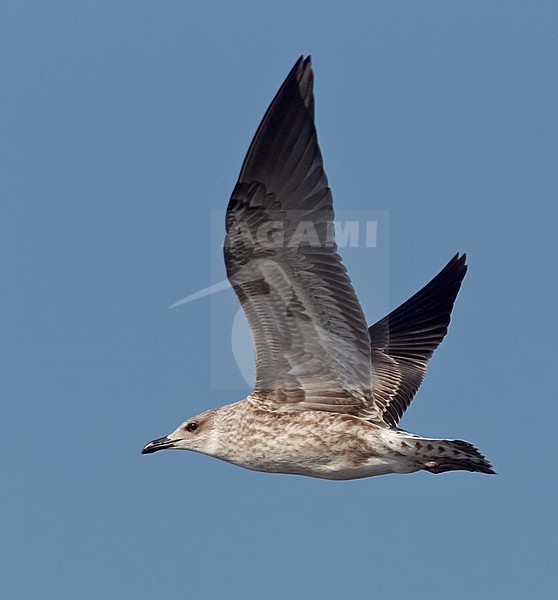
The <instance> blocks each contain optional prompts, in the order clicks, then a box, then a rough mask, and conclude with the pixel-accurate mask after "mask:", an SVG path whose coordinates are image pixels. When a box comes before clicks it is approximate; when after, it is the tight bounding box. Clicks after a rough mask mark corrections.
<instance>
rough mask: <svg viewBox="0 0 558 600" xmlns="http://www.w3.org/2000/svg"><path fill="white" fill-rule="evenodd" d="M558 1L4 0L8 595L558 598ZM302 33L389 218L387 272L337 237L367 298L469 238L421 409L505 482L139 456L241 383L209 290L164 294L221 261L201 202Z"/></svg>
mask: <svg viewBox="0 0 558 600" xmlns="http://www.w3.org/2000/svg"><path fill="white" fill-rule="evenodd" d="M557 21H558V7H557V5H556V4H555V3H552V2H543V1H539V2H514V1H508V2H491V1H488V2H476V1H471V2H455V1H440V2H430V1H423V2H414V1H412V2H411V1H409V2H348V3H345V4H341V3H327V4H326V3H322V2H296V3H295V2H286V3H279V2H266V3H264V2H242V1H239V2H235V3H232V2H231V3H225V2H219V3H217V2H213V3H211V2H177V1H174V2H173V1H164V2H158V3H156V2H141V1H134V2H131V1H130V2H123V1H117V2H102V1H99V2H69V1H68V2H59V1H54V2H49V3H39V2H4V3H2V5H1V6H0V50H1V51H0V56H1V57H2V58H1V59H0V60H1V61H2V64H1V73H2V86H1V90H0V114H1V115H2V119H1V127H2V133H1V136H0V140H1V141H0V149H1V153H2V156H1V164H2V177H1V178H0V194H1V198H2V202H1V207H0V211H1V219H0V228H1V231H0V244H1V245H2V251H1V253H0V260H1V264H2V280H3V286H2V290H3V293H2V303H1V305H2V308H1V328H2V335H1V339H2V343H1V346H0V348H1V361H2V363H1V364H2V377H1V382H0V385H1V395H2V404H1V409H0V410H1V412H2V415H1V422H2V442H3V443H2V448H3V449H2V452H1V462H2V479H3V482H2V483H3V493H2V501H3V510H2V512H1V514H0V526H1V530H0V536H1V539H2V541H3V543H2V545H1V549H0V553H1V556H0V571H3V573H2V574H1V577H0V591H1V592H2V593H1V595H2V597H3V598H10V599H12V598H13V599H16V600H27V599H31V598H42V599H43V600H50V599H54V598H56V599H57V600H58V599H61V598H80V599H83V600H89V599H91V600H93V599H95V600H98V599H105V598H106V599H111V600H112V599H128V598H134V599H135V600H141V599H144V598H145V599H148V598H149V599H152V598H166V597H173V598H176V597H181V598H194V597H196V598H208V599H211V600H214V599H216V600H220V599H230V598H241V599H243V600H247V599H261V598H266V599H284V598H289V599H299V598H304V599H308V598H320V599H334V598H335V599H336V598H340V597H348V598H376V597H380V596H381V597H386V598H399V597H401V598H413V599H415V600H421V599H423V598H428V599H437V598H448V597H450V598H453V599H454V600H465V599H470V598H491V599H492V600H500V599H506V600H507V599H509V598H527V597H528V598H532V599H546V598H552V597H554V594H555V593H556V566H555V556H556V525H557V523H556V497H557V492H558V487H557V482H556V475H555V471H556V469H555V465H554V461H553V457H554V456H555V454H556V449H555V445H556V444H555V441H554V437H555V436H554V428H555V422H556V417H557V408H556V406H557V404H556V391H555V383H554V370H555V366H554V354H555V340H556V333H557V332H556V319H555V307H556V292H557V285H558V284H557V280H556V264H555V256H556V223H557V209H556V189H557V185H556V184H557V178H558V176H557V173H558V171H557V169H556V160H557V148H556V140H557V128H556V125H557V113H556V105H557V95H558V94H557V92H558V81H557V75H556V64H557V59H558V56H557V55H558V38H557V36H556V30H557V25H558V22H557ZM303 53H304V54H308V53H310V54H312V56H313V64H314V69H315V74H316V85H315V92H316V121H317V127H318V135H319V140H320V144H321V148H322V152H323V155H324V160H325V164H326V169H327V172H328V176H329V180H330V184H331V186H332V189H333V194H334V199H335V205H336V208H337V210H338V211H383V213H384V214H386V215H387V216H388V223H389V246H388V249H389V251H388V252H387V262H386V263H385V265H386V269H387V271H386V272H387V274H388V275H389V277H388V278H387V279H389V283H388V282H387V281H385V280H382V281H380V282H378V278H377V277H373V276H371V274H373V273H375V272H376V271H374V270H373V269H371V267H370V264H371V262H370V257H369V255H368V254H367V253H366V252H359V251H358V248H357V249H348V250H347V252H343V255H344V258H345V262H346V264H347V266H348V268H349V272H350V274H351V275H352V278H353V282H354V285H355V288H356V290H357V292H358V294H359V297H360V299H361V302H362V304H363V307H364V309H365V312H366V313H367V315H368V317H369V320H370V321H371V322H372V321H373V320H375V319H377V318H379V317H381V316H383V315H382V314H380V313H379V312H378V306H379V304H378V303H379V302H380V301H379V300H378V298H382V299H387V300H386V302H387V303H388V304H389V306H390V307H392V308H393V307H395V306H397V305H398V304H400V303H401V302H402V301H404V300H405V299H407V297H409V296H410V295H411V294H412V293H414V292H415V291H416V290H417V289H418V288H419V287H421V286H422V285H423V284H424V283H426V282H427V281H428V280H429V279H430V278H431V277H432V276H433V275H435V273H437V271H438V270H439V269H440V268H441V267H442V266H443V265H444V264H445V263H446V261H447V260H449V258H450V257H451V256H452V255H453V254H454V253H455V252H457V251H466V252H467V253H468V255H469V264H470V269H469V273H468V274H467V277H466V279H465V282H464V286H463V288H462V291H461V293H460V296H459V298H458V301H457V304H456V307H455V310H454V318H453V321H452V324H451V327H450V332H449V335H448V337H447V339H446V341H445V342H444V343H443V345H442V346H441V347H440V349H439V350H438V351H437V353H436V355H435V357H434V359H433V360H432V362H431V366H430V369H429V373H428V376H427V379H426V381H425V383H424V384H423V386H422V388H421V390H420V392H419V394H418V396H417V398H416V399H415V401H414V402H413V404H412V406H411V408H410V410H409V411H408V413H407V415H406V416H405V418H404V420H403V421H402V426H403V427H404V428H405V429H408V430H410V431H414V432H416V433H419V434H422V435H431V436H441V437H453V438H463V439H467V440H469V441H471V442H473V443H474V444H476V445H478V447H479V448H481V449H482V451H483V452H484V453H486V455H487V456H488V457H489V458H490V459H491V460H492V461H493V463H494V466H495V468H496V470H497V471H498V473H499V475H498V476H497V477H488V476H483V475H479V474H470V473H449V474H445V475H439V476H434V475H431V474H428V473H418V474H413V475H406V476H385V477H378V478H373V479H367V480H361V481H354V482H328V481H319V480H312V479H304V478H297V477H294V476H279V475H268V474H260V473H252V472H248V471H243V470H241V469H239V468H237V467H234V466H232V465H228V464H225V463H221V462H219V461H216V460H213V459H210V458H207V457H205V456H201V455H195V454H192V453H185V452H161V453H158V454H156V455H154V456H142V455H141V454H140V450H141V448H142V446H143V445H144V444H145V443H146V442H147V441H149V440H150V439H153V438H154V437H159V436H160V435H164V434H166V433H168V432H169V431H170V430H171V429H173V428H174V427H175V426H176V425H177V424H178V423H179V422H181V421H182V420H184V419H185V418H187V417H188V416H191V415H192V414H196V413H198V412H201V411H202V410H205V409H207V408H209V407H212V406H216V405H221V404H225V403H228V402H232V401H235V400H238V399H240V398H242V397H243V396H244V395H245V394H246V393H247V392H248V388H247V386H246V387H245V388H244V389H241V388H242V386H240V389H239V386H238V385H237V384H235V385H231V386H230V389H216V387H215V385H214V383H215V382H214V378H213V375H214V372H212V371H214V369H215V368H216V367H215V347H216V343H217V342H216V341H215V340H216V336H215V331H214V329H215V310H214V307H213V308H212V300H211V299H205V300H203V299H202V300H198V301H196V302H193V303H190V304H187V305H184V306H181V307H177V308H174V309H172V310H170V309H169V308H168V307H169V306H170V305H171V304H172V303H174V302H176V301H177V300H179V299H180V298H182V297H184V296H186V295H188V294H190V293H193V292H195V291H197V290H199V289H201V288H203V287H206V286H208V285H211V284H212V283H215V282H216V281H218V280H220V279H222V278H223V276H224V270H223V269H222V267H221V269H222V270H221V272H219V267H215V268H214V265H215V257H216V256H218V253H219V248H218V242H217V241H216V240H215V239H214V236H212V230H213V225H212V218H211V216H212V211H221V210H224V208H225V206H226V203H227V201H228V197H229V194H230V192H231V190H232V187H233V185H234V183H235V181H236V177H237V175H238V171H239V168H240V166H241V163H242V160H243V158H244V153H245V151H246V149H247V147H248V144H249V142H250V139H251V137H252V135H253V133H254V131H255V128H256V126H257V124H258V122H259V120H260V118H261V116H262V115H263V113H264V111H265V109H266V107H267V105H268V103H269V101H270V100H271V98H272V97H273V95H274V93H275V92H276V90H277V88H278V86H279V85H280V83H281V82H282V80H283V78H284V77H285V76H286V74H287V73H288V71H289V69H290V68H291V66H292V64H293V62H294V61H295V59H296V58H297V57H298V56H299V55H300V54H303ZM219 298H220V299H219V302H222V303H223V305H224V306H227V307H228V308H227V310H228V311H229V313H230V314H232V315H234V312H235V311H236V309H237V304H236V299H235V297H234V295H233V293H232V292H231V291H230V290H229V291H224V292H221V295H220V296H219ZM380 304H381V302H380ZM224 314H225V313H224ZM219 327H224V328H225V329H224V331H223V336H222V341H221V344H222V348H221V349H220V350H219V352H220V353H221V354H219V356H220V357H222V359H223V361H230V362H227V366H226V369H231V368H234V358H233V356H232V352H231V351H230V347H229V346H230V330H228V329H226V327H227V324H226V323H225V325H221V324H220V325H219ZM230 327H232V323H231V324H230ZM227 354H228V358H227ZM223 368H225V367H224V366H223ZM221 387H225V388H226V386H221Z"/></svg>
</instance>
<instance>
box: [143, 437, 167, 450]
mask: <svg viewBox="0 0 558 600" xmlns="http://www.w3.org/2000/svg"><path fill="white" fill-rule="evenodd" d="M173 446H174V442H173V441H172V440H171V439H170V438H168V437H162V438H159V439H158V440H153V441H152V442H149V444H147V445H146V446H145V447H144V448H143V450H142V451H141V453H142V454H153V452H157V450H165V449H167V448H172V447H173Z"/></svg>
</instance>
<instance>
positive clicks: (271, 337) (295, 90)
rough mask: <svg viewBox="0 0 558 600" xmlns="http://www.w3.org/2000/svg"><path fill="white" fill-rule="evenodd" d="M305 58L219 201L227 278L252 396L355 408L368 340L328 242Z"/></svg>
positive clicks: (363, 390)
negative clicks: (251, 352)
mask: <svg viewBox="0 0 558 600" xmlns="http://www.w3.org/2000/svg"><path fill="white" fill-rule="evenodd" d="M312 81H313V74H312V69H311V66H310V58H306V59H303V58H302V57H301V58H300V59H299V60H298V61H297V63H296V64H295V66H294V67H293V69H292V71H291V72H290V74H289V75H288V77H287V78H286V80H285V82H284V83H283V85H282V86H281V88H280V90H279V92H278V93H277V95H276V96H275V98H274V100H273V102H272V103H271V105H270V107H269V108H268V110H267V112H266V114H265V116H264V118H263V120H262V122H261V123H260V126H259V127H258V130H257V131H256V135H255V136H254V139H253V140H252V143H251V145H250V148H249V150H248V154H247V155H246V158H245V160H244V164H243V166H242V169H241V171H240V176H239V178H238V182H237V184H236V186H235V189H234V191H233V193H232V197H231V200H230V202H229V205H228V208H227V215H226V228H227V236H226V238H225V244H224V255H225V265H226V268H227V276H228V278H229V281H230V282H231V285H232V287H233V288H234V290H235V292H236V294H237V296H238V298H239V300H240V303H241V304H242V308H243V309H244V312H245V313H246V316H247V318H248V322H249V324H250V329H251V332H252V338H253V341H254V346H255V354H256V385H255V389H254V392H255V393H254V394H253V396H254V397H256V398H257V397H260V398H273V400H274V401H275V402H276V403H278V406H279V407H280V408H282V409H283V408H284V409H288V410H308V409H316V410H327V411H336V412H345V413H353V414H354V413H356V412H358V411H359V410H361V409H362V408H363V407H365V406H366V405H367V403H368V402H369V399H370V387H371V384H370V376H371V375H370V372H371V371H370V369H371V367H370V364H371V363H370V338H369V335H368V329H367V326H366V321H365V319H364V315H363V313H362V309H361V307H360V304H359V302H358V299H357V297H356V294H355V292H354V290H353V287H352V285H351V282H350V279H349V277H348V276H347V273H346V270H345V267H344V266H343V264H342V263H341V258H340V257H339V255H338V254H337V246H336V244H335V242H334V239H333V208H332V197H331V191H330V189H329V187H328V183H327V178H326V175H325V173H324V169H323V163H322V156H321V153H320V150H319V148H318V143H317V137H316V129H315V126H314V98H313V94H312Z"/></svg>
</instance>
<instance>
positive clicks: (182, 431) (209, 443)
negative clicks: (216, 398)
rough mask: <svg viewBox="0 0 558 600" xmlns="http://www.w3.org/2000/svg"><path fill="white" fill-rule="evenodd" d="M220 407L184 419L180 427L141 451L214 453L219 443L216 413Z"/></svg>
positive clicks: (147, 452)
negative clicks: (173, 450)
mask: <svg viewBox="0 0 558 600" xmlns="http://www.w3.org/2000/svg"><path fill="white" fill-rule="evenodd" d="M217 411H218V409H212V410H208V411H206V412H204V413H202V414H201V415H197V416H196V417H192V418H191V419H188V420H187V421H184V423H182V425H180V427H178V428H177V429H175V430H174V431H173V432H172V433H169V435H167V436H165V437H162V438H158V439H156V440H153V441H151V442H149V444H146V446H144V448H143V450H142V451H141V453H142V454H152V453H153V452H157V451H158V450H170V449H176V450H194V451H195V452H202V453H203V454H209V455H211V456H213V455H214V452H215V448H216V444H217V432H216V430H215V416H216V415H215V413H216V412H217Z"/></svg>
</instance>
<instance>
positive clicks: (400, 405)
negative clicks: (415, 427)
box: [361, 254, 467, 427]
mask: <svg viewBox="0 0 558 600" xmlns="http://www.w3.org/2000/svg"><path fill="white" fill-rule="evenodd" d="M465 259H466V255H465V254H463V255H462V256H459V254H456V255H455V256H454V257H453V258H452V259H451V260H450V261H449V263H448V264H447V265H446V266H445V267H444V268H443V269H442V271H440V273H438V275H436V277H434V279H432V281H430V283H428V284H426V285H425V286H424V287H423V288H422V289H421V290H420V291H419V292H417V293H416V294H415V295H414V296H413V297H412V298H410V299H409V300H407V302H405V303H404V304H402V305H401V306H400V307H399V308H397V309H396V310H394V311H393V312H391V313H390V314H389V315H388V316H387V317H384V318H383V319H382V320H381V321H378V322H377V323H376V324H375V325H372V327H370V329H369V330H368V331H369V333H370V347H371V350H372V383H373V390H372V397H373V404H372V405H371V407H370V412H367V409H365V410H364V411H362V413H361V416H364V417H366V416H368V415H369V416H370V417H371V418H373V419H377V415H378V413H379V414H380V416H381V418H382V420H383V421H384V422H385V423H387V424H388V425H390V426H392V427H395V426H396V425H397V423H398V422H399V420H400V419H401V417H402V416H403V413H404V412H405V410H407V408H408V407H409V405H410V404H411V400H412V399H413V396H414V395H415V393H416V391H417V390H418V388H419V386H420V384H421V383H422V380H423V379H424V375H425V373H426V367H427V365H428V359H429V358H430V357H431V356H432V354H433V353H434V350H436V348H437V347H438V346H439V345H440V343H441V342H442V340H443V339H444V337H445V335H446V333H447V331H448V325H449V322H450V315H451V311H452V309H453V304H454V302H455V298H456V297H457V294H458V292H459V289H460V287H461V282H462V281H463V278H464V277H465V273H466V272H467V265H466V264H465Z"/></svg>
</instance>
